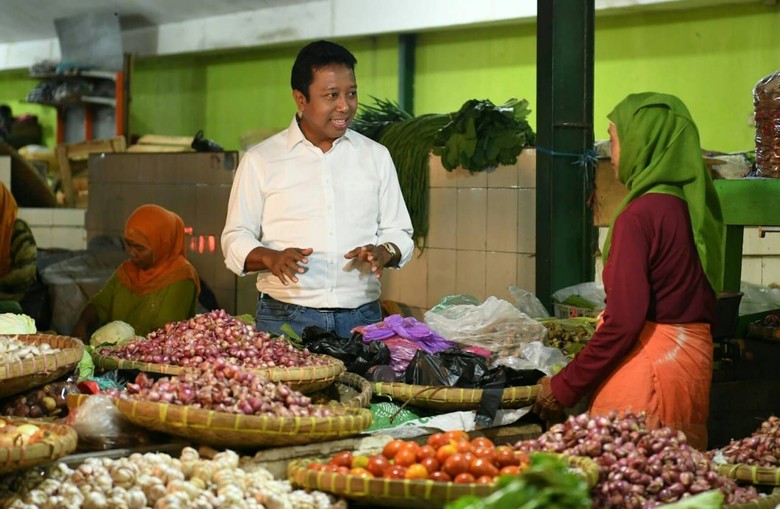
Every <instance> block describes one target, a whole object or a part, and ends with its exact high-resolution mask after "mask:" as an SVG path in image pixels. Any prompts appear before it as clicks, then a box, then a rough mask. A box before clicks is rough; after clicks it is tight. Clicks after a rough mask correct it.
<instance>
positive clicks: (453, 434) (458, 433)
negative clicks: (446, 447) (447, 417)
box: [444, 430, 469, 442]
mask: <svg viewBox="0 0 780 509" xmlns="http://www.w3.org/2000/svg"><path fill="white" fill-rule="evenodd" d="M444 437H445V438H446V439H447V441H448V442H449V441H450V440H455V441H456V442H461V441H464V440H465V441H466V442H468V441H469V434H468V433H466V432H465V431H463V430H454V431H445V432H444Z"/></svg>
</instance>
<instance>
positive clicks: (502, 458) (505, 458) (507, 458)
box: [496, 445, 520, 467]
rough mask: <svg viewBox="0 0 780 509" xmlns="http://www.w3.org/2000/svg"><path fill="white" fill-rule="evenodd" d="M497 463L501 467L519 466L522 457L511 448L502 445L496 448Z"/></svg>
mask: <svg viewBox="0 0 780 509" xmlns="http://www.w3.org/2000/svg"><path fill="white" fill-rule="evenodd" d="M496 463H497V464H498V466H499V467H507V466H510V465H515V466H517V465H519V464H520V456H518V455H517V453H516V452H515V451H514V450H513V449H512V448H511V447H509V446H507V445H502V446H499V447H496Z"/></svg>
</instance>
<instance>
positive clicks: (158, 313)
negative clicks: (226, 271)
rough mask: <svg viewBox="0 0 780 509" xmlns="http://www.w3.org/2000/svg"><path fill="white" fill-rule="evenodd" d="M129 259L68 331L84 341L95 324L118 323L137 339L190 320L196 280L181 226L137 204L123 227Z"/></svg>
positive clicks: (162, 213) (158, 211)
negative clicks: (132, 330) (128, 329)
mask: <svg viewBox="0 0 780 509" xmlns="http://www.w3.org/2000/svg"><path fill="white" fill-rule="evenodd" d="M124 237H125V249H126V250H127V252H128V253H129V254H130V259H129V260H126V261H125V262H123V263H122V264H121V265H120V266H119V268H117V269H116V271H114V274H112V275H111V277H110V278H109V280H108V281H107V282H106V284H105V285H104V286H103V288H102V289H101V290H100V291H99V292H98V293H96V294H95V295H94V296H92V298H91V299H90V300H89V303H88V304H87V306H86V307H85V308H84V310H83V311H82V312H81V316H80V317H79V320H78V322H77V323H76V325H75V326H74V328H73V335H74V336H76V337H79V338H82V339H88V335H89V334H91V333H92V331H93V330H94V329H96V328H97V327H98V326H100V325H104V324H106V323H108V322H112V321H116V320H120V321H123V322H126V323H128V324H130V325H131V326H132V327H133V329H135V334H136V335H137V336H145V335H146V334H148V333H149V332H151V331H153V330H156V329H158V328H160V327H163V326H165V324H167V323H170V322H177V321H180V320H185V319H187V318H191V317H192V316H195V311H196V306H197V303H198V293H199V291H200V282H199V281H200V280H199V278H198V274H197V272H196V271H195V268H194V267H193V266H192V264H190V262H189V261H187V257H186V251H185V242H184V222H183V221H182V219H181V217H179V216H178V215H177V214H175V213H174V212H171V211H169V210H167V209H165V208H163V207H160V206H158V205H141V206H140V207H138V208H137V209H136V210H135V211H134V212H133V213H132V214H131V215H130V217H129V218H128V219H127V223H126V224H125V232H124Z"/></svg>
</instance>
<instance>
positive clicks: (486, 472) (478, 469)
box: [468, 458, 498, 478]
mask: <svg viewBox="0 0 780 509" xmlns="http://www.w3.org/2000/svg"><path fill="white" fill-rule="evenodd" d="M468 471H469V472H470V473H471V474H472V475H474V477H482V476H488V477H490V478H493V477H495V476H497V475H498V468H496V466H495V465H493V464H492V463H491V462H489V461H488V460H486V459H485V458H474V459H473V460H471V463H469V468H468Z"/></svg>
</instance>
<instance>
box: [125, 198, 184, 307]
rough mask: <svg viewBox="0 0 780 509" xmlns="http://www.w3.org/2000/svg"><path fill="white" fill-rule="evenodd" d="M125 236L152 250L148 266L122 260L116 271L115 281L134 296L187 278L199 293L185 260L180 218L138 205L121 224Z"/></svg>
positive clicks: (159, 209) (158, 209)
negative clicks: (123, 224)
mask: <svg viewBox="0 0 780 509" xmlns="http://www.w3.org/2000/svg"><path fill="white" fill-rule="evenodd" d="M125 238H126V239H128V240H130V241H132V242H134V243H136V244H140V245H142V246H144V247H146V248H148V249H150V250H151V251H152V254H153V262H152V266H151V267H149V268H148V269H139V268H138V267H136V266H135V265H134V264H133V262H132V261H130V260H126V261H125V262H123V263H122V265H120V266H119V268H118V269H117V270H116V274H117V277H118V278H119V281H120V282H121V283H122V284H123V285H125V286H126V287H127V288H129V289H130V290H132V291H133V292H134V293H136V294H138V295H146V294H149V293H152V292H156V291H157V290H160V289H162V288H165V287H166V286H169V285H171V284H173V283H176V282H178V281H182V280H185V279H191V280H192V281H193V282H194V283H195V287H196V288H197V291H198V293H200V279H199V278H198V274H197V272H196V271H195V267H193V266H192V264H191V263H190V262H188V261H187V255H186V252H185V250H184V244H185V243H184V221H182V219H181V217H179V215H178V214H175V213H174V212H171V211H169V210H167V209H164V208H162V207H160V206H158V205H141V206H140V207H138V208H137V209H135V211H134V212H133V213H132V214H130V217H129V218H128V219H127V223H126V224H125Z"/></svg>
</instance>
